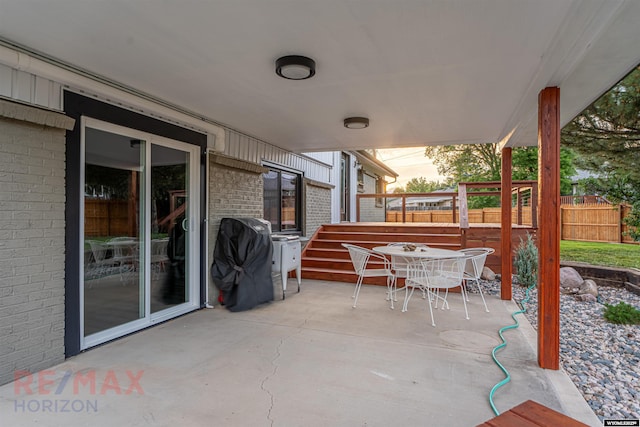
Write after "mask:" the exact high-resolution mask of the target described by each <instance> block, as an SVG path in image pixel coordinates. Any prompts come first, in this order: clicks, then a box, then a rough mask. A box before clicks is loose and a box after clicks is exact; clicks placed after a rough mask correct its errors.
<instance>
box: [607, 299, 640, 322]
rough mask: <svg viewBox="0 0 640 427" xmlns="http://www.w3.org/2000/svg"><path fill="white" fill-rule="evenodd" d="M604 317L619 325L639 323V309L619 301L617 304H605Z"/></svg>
mask: <svg viewBox="0 0 640 427" xmlns="http://www.w3.org/2000/svg"><path fill="white" fill-rule="evenodd" d="M604 306H605V307H606V308H605V310H604V318H605V319H606V320H607V321H609V322H611V323H616V324H619V325H639V324H640V310H638V309H637V308H635V307H634V306H632V305H630V304H627V303H626V302H619V303H618V305H610V304H605V305H604Z"/></svg>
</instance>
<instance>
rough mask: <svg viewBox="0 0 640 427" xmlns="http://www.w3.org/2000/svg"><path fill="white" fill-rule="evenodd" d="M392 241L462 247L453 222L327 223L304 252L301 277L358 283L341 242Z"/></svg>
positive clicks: (373, 243)
mask: <svg viewBox="0 0 640 427" xmlns="http://www.w3.org/2000/svg"><path fill="white" fill-rule="evenodd" d="M391 242H414V243H416V242H417V243H425V244H427V245H429V246H431V247H434V248H442V249H452V250H458V249H461V247H462V246H461V234H460V230H459V228H458V227H453V226H452V225H451V224H395V223H341V224H326V225H323V226H321V227H320V228H319V229H318V231H317V232H316V234H315V235H314V236H313V237H312V238H311V239H310V240H309V242H308V243H307V245H306V247H305V249H304V251H303V252H302V277H303V278H305V279H317V280H330V281H338V282H346V283H356V280H357V278H358V277H357V276H356V274H355V272H354V270H353V264H352V263H351V259H350V258H349V252H348V251H347V250H346V249H345V248H344V247H342V243H351V244H354V245H358V246H363V247H366V248H373V247H375V246H384V245H387V244H389V243H391ZM374 268H375V267H374ZM364 283H365V284H375V285H385V283H386V282H385V279H384V278H367V279H365V281H364Z"/></svg>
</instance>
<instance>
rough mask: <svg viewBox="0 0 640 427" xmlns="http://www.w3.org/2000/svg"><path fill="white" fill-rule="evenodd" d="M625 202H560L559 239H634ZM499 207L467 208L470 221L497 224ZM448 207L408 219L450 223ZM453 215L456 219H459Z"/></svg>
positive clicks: (526, 212) (390, 216) (526, 218)
mask: <svg viewBox="0 0 640 427" xmlns="http://www.w3.org/2000/svg"><path fill="white" fill-rule="evenodd" d="M630 211H631V206H627V205H603V204H584V205H562V206H560V218H561V223H560V225H561V227H560V232H561V238H562V240H581V241H586V242H610V243H637V242H634V241H633V239H632V238H631V237H630V236H627V235H626V233H627V232H628V231H629V227H628V226H627V225H625V224H624V223H623V218H624V217H625V216H626V215H628V214H629V212H630ZM500 215H501V213H500V208H484V209H473V210H469V223H475V224H483V223H484V224H500V218H501V217H500ZM512 215H513V216H512V222H513V224H517V209H515V208H514V209H513V212H512ZM451 216H452V212H451V210H448V211H446V210H432V211H410V212H409V211H408V212H407V218H406V220H407V222H433V223H451V219H452V218H451ZM458 218H459V217H458V215H456V221H458ZM387 221H388V222H402V212H399V211H387ZM531 223H532V222H531V207H530V206H525V207H523V208H522V224H523V225H531Z"/></svg>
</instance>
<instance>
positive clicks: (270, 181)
mask: <svg viewBox="0 0 640 427" xmlns="http://www.w3.org/2000/svg"><path fill="white" fill-rule="evenodd" d="M263 178H264V218H265V219H266V220H268V221H269V222H271V229H272V231H278V232H294V231H300V229H301V228H300V218H301V215H300V211H301V208H300V201H301V196H300V191H301V185H300V183H301V181H302V180H301V176H300V175H299V174H296V173H293V172H288V171H282V170H278V169H270V170H269V172H267V173H265V174H264V175H263Z"/></svg>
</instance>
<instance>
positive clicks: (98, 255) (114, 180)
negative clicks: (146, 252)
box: [83, 127, 146, 337]
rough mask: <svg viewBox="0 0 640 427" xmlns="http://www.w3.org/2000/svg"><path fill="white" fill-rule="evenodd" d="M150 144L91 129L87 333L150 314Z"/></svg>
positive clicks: (87, 176)
mask: <svg viewBox="0 0 640 427" xmlns="http://www.w3.org/2000/svg"><path fill="white" fill-rule="evenodd" d="M145 144H146V142H145V141H142V140H139V139H134V138H131V137H129V136H126V135H119V134H116V133H111V132H107V131H104V130H100V129H94V128H90V127H86V128H85V164H84V251H85V253H84V288H83V292H84V299H83V304H84V306H83V307H84V325H83V327H84V336H85V337H86V336H89V335H93V334H96V333H99V332H102V331H105V330H108V329H111V328H114V327H117V326H120V325H123V324H126V323H128V322H132V321H135V320H138V319H141V318H143V317H144V316H145V304H144V301H145V281H144V268H140V267H141V266H143V265H144V263H143V262H142V253H143V252H142V251H141V248H143V247H144V246H143V244H144V227H142V221H143V218H144V204H143V203H142V201H143V200H144V195H145V194H144V188H145V186H144V166H145V164H144V163H145V160H144V159H145V156H144V150H145Z"/></svg>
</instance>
